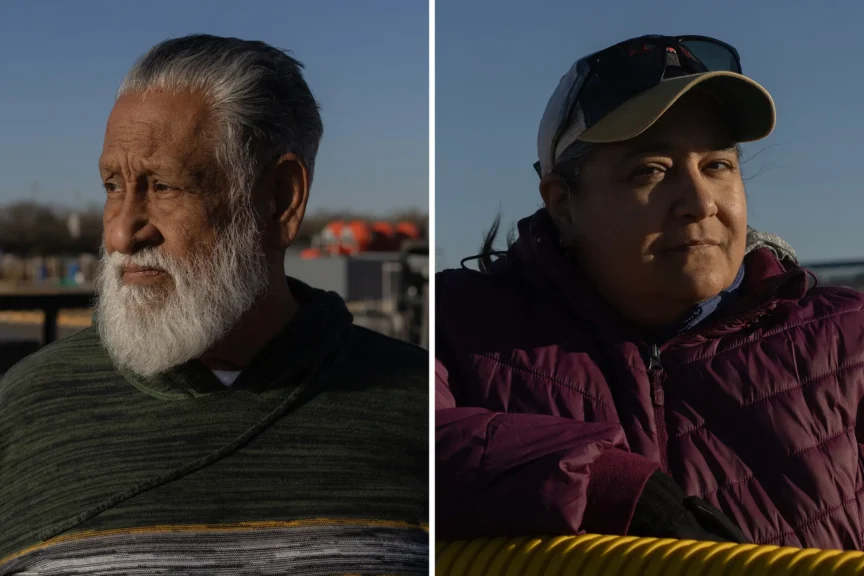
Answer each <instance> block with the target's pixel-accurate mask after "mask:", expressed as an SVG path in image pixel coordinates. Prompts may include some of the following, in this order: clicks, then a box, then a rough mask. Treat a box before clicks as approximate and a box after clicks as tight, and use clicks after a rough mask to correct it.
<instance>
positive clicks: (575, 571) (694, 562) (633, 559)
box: [435, 534, 864, 576]
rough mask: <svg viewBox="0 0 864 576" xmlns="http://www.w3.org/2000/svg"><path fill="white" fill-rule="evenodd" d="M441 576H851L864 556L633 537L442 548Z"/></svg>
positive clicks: (863, 568)
mask: <svg viewBox="0 0 864 576" xmlns="http://www.w3.org/2000/svg"><path fill="white" fill-rule="evenodd" d="M435 550H436V553H435V573H436V574H438V575H439V576H565V575H566V576H571V575H573V576H575V575H579V576H769V575H777V576H779V575H781V574H782V575H783V576H805V575H806V576H817V575H818V576H829V575H830V576H850V575H852V574H862V575H864V552H842V551H840V550H813V549H801V548H781V547H779V546H757V545H755V544H740V545H739V544H728V543H726V544H720V543H716V542H695V541H693V540H667V539H663V540H661V539H657V538H636V537H634V536H599V535H597V534H586V535H584V536H559V537H557V538H492V539H488V538H483V539H479V540H470V541H459V542H449V543H448V542H438V543H436V546H435Z"/></svg>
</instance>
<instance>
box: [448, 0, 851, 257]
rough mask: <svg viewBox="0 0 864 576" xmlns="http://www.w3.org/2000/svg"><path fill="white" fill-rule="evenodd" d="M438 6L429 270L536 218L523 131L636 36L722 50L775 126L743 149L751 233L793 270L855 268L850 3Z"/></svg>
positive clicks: (531, 145)
mask: <svg viewBox="0 0 864 576" xmlns="http://www.w3.org/2000/svg"><path fill="white" fill-rule="evenodd" d="M682 6H683V5H682V4H680V3H679V2H672V1H659V0H658V1H654V2H639V1H638V0H625V1H621V2H608V3H603V2H584V1H579V2H572V1H568V0H543V1H539V2H533V3H528V2H524V1H521V0H502V1H500V2H495V4H494V9H491V8H490V7H491V4H490V3H489V2H475V3H471V2H467V3H466V2H459V1H458V0H438V2H437V14H436V28H437V34H438V36H437V44H436V48H437V54H436V122H437V125H436V168H437V170H436V222H437V224H436V227H437V231H438V236H437V256H438V260H437V264H436V266H437V267H438V268H439V269H440V268H447V267H455V266H458V265H459V261H460V259H461V258H463V257H464V256H468V255H471V254H474V253H476V252H477V249H478V247H479V245H480V241H481V236H482V232H483V230H484V229H485V228H486V227H488V225H489V223H490V222H491V221H492V219H493V217H494V216H495V214H496V212H497V211H498V210H499V208H500V209H501V212H502V222H503V227H505V228H506V227H509V226H510V225H511V223H514V222H515V221H516V220H517V219H518V218H520V217H522V216H526V215H528V214H531V213H532V212H533V211H534V210H535V209H536V208H537V207H539V206H540V204H541V200H540V196H539V194H538V192H537V184H538V180H537V175H536V173H535V172H534V170H533V169H532V167H531V165H532V163H533V162H534V161H535V160H536V159H537V148H536V137H537V125H538V123H539V121H540V117H541V115H542V113H543V108H544V107H545V105H546V101H547V99H548V97H549V94H551V92H552V90H553V89H554V88H555V86H556V84H557V83H558V79H559V78H560V77H561V75H562V74H564V73H565V72H566V71H567V69H568V68H569V67H570V65H571V64H572V63H573V61H575V60H576V59H578V58H579V57H581V56H583V55H585V54H588V53H590V52H592V51H594V50H598V49H601V48H604V47H605V46H608V45H610V44H613V43H615V42H617V41H620V40H625V39H627V38H631V37H634V36H640V35H643V34H703V35H708V36H714V37H716V38H719V39H721V40H724V41H726V42H729V43H730V44H732V45H734V46H735V47H736V48H737V49H738V51H739V52H740V54H741V58H742V63H743V68H744V73H745V74H747V75H748V76H751V77H752V78H754V79H755V80H757V81H758V82H760V83H761V84H762V85H764V86H765V87H766V88H767V89H768V90H769V91H770V92H771V94H772V95H773V96H774V99H775V101H776V105H777V114H778V124H777V129H776V130H775V132H774V134H773V135H772V136H770V137H769V138H768V139H766V140H764V141H762V142H758V143H756V144H753V145H748V146H745V152H746V153H747V155H748V156H755V154H756V153H758V152H760V151H762V153H761V154H759V156H758V157H754V158H753V159H752V160H751V161H749V162H748V163H746V164H745V175H749V176H752V177H753V178H752V180H750V181H749V183H748V196H749V216H750V222H751V224H753V225H755V226H757V227H761V228H764V229H765V230H768V231H771V232H775V233H778V234H780V235H781V236H782V237H784V238H785V239H786V240H788V241H789V242H790V243H791V244H792V245H793V246H794V247H795V248H796V250H797V251H798V253H799V256H800V257H801V259H802V260H803V261H805V262H807V261H813V260H822V259H839V258H861V259H864V226H861V217H862V214H864V195H862V194H861V171H860V166H861V164H862V159H861V149H862V146H861V134H862V133H864V110H862V104H861V98H860V94H861V93H862V90H864V85H862V83H864V80H862V78H861V76H860V75H859V74H857V73H856V70H857V69H858V68H859V67H860V65H861V50H860V40H859V38H860V22H861V20H862V17H864V5H862V4H860V3H857V2H851V1H849V2H845V1H844V2H826V3H819V4H818V5H817V4H816V3H810V2H781V1H780V0H769V1H765V2H749V3H748V2H744V1H738V0H735V1H726V2H722V3H705V2H696V3H690V4H687V5H686V9H685V8H682Z"/></svg>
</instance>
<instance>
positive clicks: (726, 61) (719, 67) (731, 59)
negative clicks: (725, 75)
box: [680, 40, 741, 74]
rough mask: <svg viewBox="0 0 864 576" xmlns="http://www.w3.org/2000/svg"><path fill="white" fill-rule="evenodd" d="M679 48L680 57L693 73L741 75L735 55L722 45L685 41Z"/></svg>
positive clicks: (701, 41)
mask: <svg viewBox="0 0 864 576" xmlns="http://www.w3.org/2000/svg"><path fill="white" fill-rule="evenodd" d="M680 48H681V50H680V52H681V55H682V56H683V57H684V59H685V61H687V62H688V65H689V67H690V68H692V69H693V70H694V71H705V72H717V71H725V72H737V73H738V74H740V73H741V66H740V65H739V64H738V59H737V58H736V57H735V54H734V53H733V52H732V51H731V50H730V49H729V48H728V47H726V46H724V45H723V44H717V43H715V42H709V41H705V40H685V41H684V42H681V44H680Z"/></svg>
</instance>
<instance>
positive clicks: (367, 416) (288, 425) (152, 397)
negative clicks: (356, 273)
mask: <svg viewBox="0 0 864 576" xmlns="http://www.w3.org/2000/svg"><path fill="white" fill-rule="evenodd" d="M291 285H292V291H293V292H294V294H295V295H296V296H297V298H298V300H300V301H301V303H302V306H301V309H300V312H298V314H297V315H296V316H295V318H294V320H293V321H292V322H291V323H290V325H289V326H288V327H287V328H286V330H285V331H284V332H283V333H282V334H281V335H280V336H279V337H277V338H276V339H274V340H273V341H272V342H271V343H270V344H268V346H267V347H266V348H265V349H264V350H262V351H261V352H260V353H259V355H258V356H257V357H256V359H255V361H254V362H253V364H252V365H251V366H250V367H249V368H248V369H247V370H245V371H244V372H243V373H242V374H241V376H240V377H239V378H238V380H237V381H236V382H235V384H234V385H233V386H232V387H230V388H227V387H225V386H223V385H222V384H221V383H220V382H219V381H218V380H217V379H216V377H215V376H214V375H213V374H212V373H211V372H210V371H209V370H207V369H206V368H205V367H204V366H203V365H201V364H199V363H197V362H195V361H193V362H190V363H188V364H186V365H183V366H181V367H178V368H177V369H175V370H173V371H171V372H170V373H168V374H166V375H163V376H160V377H156V378H150V379H145V378H140V377H136V376H135V375H133V374H129V373H125V372H122V371H118V370H117V368H115V367H114V365H113V364H112V362H111V360H110V358H109V357H108V355H107V354H106V352H105V351H104V349H103V348H102V347H101V345H100V342H99V336H98V333H97V332H96V330H95V329H92V328H91V329H87V330H85V331H83V332H81V333H79V334H77V335H75V336H73V337H71V338H67V339H66V340H62V341H60V342H57V343H55V344H53V345H51V346H48V347H46V348H44V349H42V350H40V351H39V352H37V353H36V354H34V355H33V356H30V357H29V358H27V359H25V360H24V361H23V362H21V363H20V364H18V365H17V366H15V367H14V368H13V369H12V370H10V371H9V372H8V373H7V374H6V376H5V377H4V379H3V380H2V381H0V575H4V574H15V573H19V572H26V573H28V574H30V573H33V574H58V575H59V574H153V573H166V572H167V573H172V574H285V573H299V574H340V573H351V574H361V573H362V574H385V573H386V574H426V573H427V571H428V565H429V559H428V554H429V542H428V530H427V522H428V471H429V470H428V462H429V459H428V450H429V446H428V405H429V404H428V384H427V383H428V361H429V360H428V355H427V353H426V352H425V351H423V350H421V349H419V348H415V347H413V346H410V345H408V344H405V343H402V342H399V341H396V340H393V339H390V338H387V337H385V336H382V335H379V334H376V333H373V332H371V331H368V330H365V329H362V328H359V327H355V326H353V325H352V324H351V320H352V319H351V315H350V313H349V312H348V310H347V309H346V307H345V305H344V302H342V300H341V299H340V298H339V297H338V296H336V295H334V294H331V293H325V292H322V291H319V290H314V289H311V288H309V287H308V286H305V285H302V284H300V283H298V282H296V281H291Z"/></svg>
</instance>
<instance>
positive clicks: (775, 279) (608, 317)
mask: <svg viewBox="0 0 864 576" xmlns="http://www.w3.org/2000/svg"><path fill="white" fill-rule="evenodd" d="M518 230H519V238H518V239H517V241H516V243H515V244H514V245H513V246H512V248H511V249H510V251H509V252H508V255H507V260H508V261H509V262H512V263H514V264H517V265H520V266H521V267H522V268H523V269H524V271H525V272H526V273H527V275H528V277H529V279H530V280H531V282H532V283H533V284H534V285H535V286H536V287H537V288H538V289H539V290H540V291H542V292H548V293H550V294H552V295H554V296H555V297H556V298H558V299H559V300H560V301H562V302H563V303H564V304H565V305H566V307H567V308H568V309H569V310H570V311H571V312H572V313H574V314H575V315H577V316H579V317H581V318H583V319H585V320H587V321H589V322H591V323H592V324H595V325H597V326H598V328H599V329H600V330H602V331H603V332H609V331H612V332H615V333H619V334H620V333H621V332H624V333H631V334H633V333H635V330H634V328H633V327H632V326H631V325H630V324H629V323H628V322H627V321H626V320H625V319H624V318H622V317H621V315H620V314H618V313H617V312H616V311H614V310H613V309H612V308H611V306H610V305H609V304H608V303H607V302H606V301H605V299H604V298H603V297H602V296H601V295H600V294H599V293H598V292H597V290H596V289H595V288H594V287H593V285H592V284H591V283H590V281H589V280H588V279H587V278H586V277H585V275H584V274H583V273H581V271H580V270H579V269H578V267H577V266H576V265H575V264H574V263H573V262H572V260H570V258H568V257H567V255H566V254H565V253H564V251H563V250H562V249H561V246H560V242H559V236H558V232H557V230H556V229H555V226H554V224H553V222H552V219H551V218H550V217H549V214H548V213H547V212H546V210H545V209H542V208H541V209H540V210H538V211H537V212H536V213H534V215H532V216H529V217H527V218H524V219H523V220H521V221H520V222H519V224H518ZM744 267H745V270H746V273H745V275H744V280H743V282H742V284H741V287H740V291H739V293H738V297H737V298H736V299H735V300H733V302H732V303H731V304H730V305H729V306H724V308H723V310H718V311H717V313H716V316H717V318H714V319H712V323H713V322H714V321H717V320H718V319H720V318H728V317H729V316H730V315H738V314H746V313H747V312H748V311H750V310H753V309H754V308H757V307H759V306H760V305H762V304H765V303H766V302H767V301H769V300H780V299H792V300H794V299H799V298H802V297H803V296H804V295H805V294H806V293H807V290H808V278H807V272H806V271H805V270H804V269H803V268H801V267H799V266H797V265H796V264H794V263H793V262H791V261H789V260H785V261H783V262H780V261H779V260H778V259H777V258H776V257H775V256H774V254H773V252H772V251H770V250H768V249H762V248H760V249H756V250H754V251H752V252H751V253H749V254H748V255H747V256H746V257H745V259H744Z"/></svg>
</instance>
